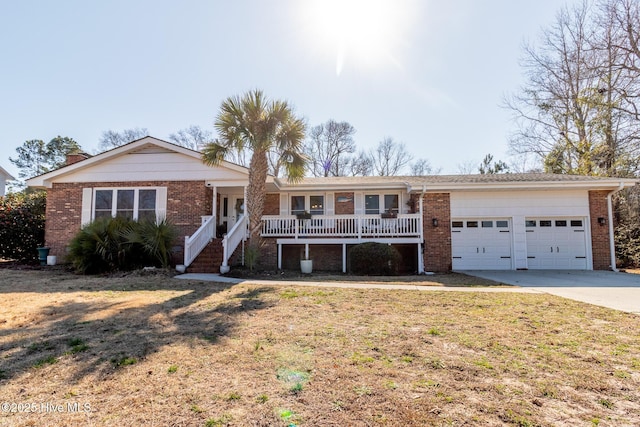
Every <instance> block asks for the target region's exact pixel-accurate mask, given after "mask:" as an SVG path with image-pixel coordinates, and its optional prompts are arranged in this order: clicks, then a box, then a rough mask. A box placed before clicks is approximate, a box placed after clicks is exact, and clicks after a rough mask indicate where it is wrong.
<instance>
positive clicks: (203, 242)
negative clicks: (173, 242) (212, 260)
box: [184, 216, 216, 267]
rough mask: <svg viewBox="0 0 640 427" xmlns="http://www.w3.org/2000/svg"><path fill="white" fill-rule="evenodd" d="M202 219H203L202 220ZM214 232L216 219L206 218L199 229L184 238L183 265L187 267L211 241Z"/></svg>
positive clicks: (213, 217) (212, 217)
mask: <svg viewBox="0 0 640 427" xmlns="http://www.w3.org/2000/svg"><path fill="white" fill-rule="evenodd" d="M203 219H204V218H203ZM215 231H216V217H215V216H211V217H208V218H206V219H205V220H204V221H203V223H202V225H201V226H200V228H198V229H197V230H196V232H195V233H193V234H192V235H191V236H185V238H184V265H185V267H188V266H190V265H191V263H192V262H193V260H195V259H196V257H197V256H198V255H200V252H202V250H203V249H204V248H205V247H206V246H207V245H208V244H209V242H211V240H213V238H214V237H215Z"/></svg>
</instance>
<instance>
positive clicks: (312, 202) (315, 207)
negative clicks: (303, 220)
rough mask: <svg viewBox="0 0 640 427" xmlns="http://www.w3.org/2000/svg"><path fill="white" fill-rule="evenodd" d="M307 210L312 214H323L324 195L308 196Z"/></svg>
mask: <svg viewBox="0 0 640 427" xmlns="http://www.w3.org/2000/svg"><path fill="white" fill-rule="evenodd" d="M309 212H310V213H311V214H312V215H324V196H309Z"/></svg>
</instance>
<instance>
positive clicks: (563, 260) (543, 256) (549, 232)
mask: <svg viewBox="0 0 640 427" xmlns="http://www.w3.org/2000/svg"><path fill="white" fill-rule="evenodd" d="M525 223H526V237H527V262H528V268H530V269H571V270H585V269H586V268H587V246H586V232H585V228H584V224H585V221H584V220H583V219H580V218H571V219H566V218H528V219H527V220H526V221H525Z"/></svg>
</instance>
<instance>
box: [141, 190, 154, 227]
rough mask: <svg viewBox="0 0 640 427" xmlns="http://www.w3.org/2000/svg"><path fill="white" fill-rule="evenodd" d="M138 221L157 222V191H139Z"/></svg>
mask: <svg viewBox="0 0 640 427" xmlns="http://www.w3.org/2000/svg"><path fill="white" fill-rule="evenodd" d="M138 194H139V201H138V221H155V220H156V190H139V193H138Z"/></svg>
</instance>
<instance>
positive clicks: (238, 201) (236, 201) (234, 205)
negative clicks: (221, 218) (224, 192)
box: [229, 196, 244, 230]
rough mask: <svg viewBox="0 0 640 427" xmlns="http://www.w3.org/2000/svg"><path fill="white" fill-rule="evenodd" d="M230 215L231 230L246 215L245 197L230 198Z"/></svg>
mask: <svg viewBox="0 0 640 427" xmlns="http://www.w3.org/2000/svg"><path fill="white" fill-rule="evenodd" d="M230 202H231V203H229V208H230V211H231V212H229V214H230V215H231V216H230V217H229V230H231V228H232V227H233V226H234V225H235V224H236V222H238V220H239V219H240V218H241V217H242V216H243V215H244V197H243V196H231V197H230Z"/></svg>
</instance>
